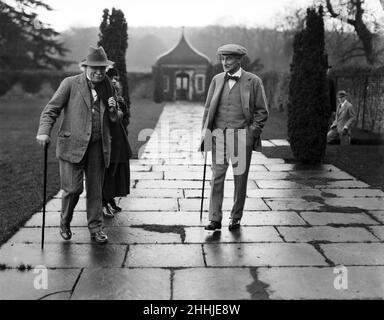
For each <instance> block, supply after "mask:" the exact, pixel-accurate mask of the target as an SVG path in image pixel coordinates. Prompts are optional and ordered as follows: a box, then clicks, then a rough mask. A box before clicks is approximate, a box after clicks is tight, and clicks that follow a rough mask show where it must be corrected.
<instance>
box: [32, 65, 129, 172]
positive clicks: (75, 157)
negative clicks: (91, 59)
mask: <svg viewBox="0 0 384 320" xmlns="http://www.w3.org/2000/svg"><path fill="white" fill-rule="evenodd" d="M62 111H63V119H62V122H61V125H60V129H59V132H58V137H57V146H56V156H57V157H58V158H59V159H62V160H64V161H68V162H71V163H79V162H80V161H81V160H82V159H83V157H84V154H85V152H86V150H87V147H88V144H89V141H90V138H91V133H92V98H91V92H90V89H89V87H88V82H87V77H86V74H85V72H84V73H82V74H79V75H76V76H72V77H68V78H65V79H64V80H63V81H62V82H61V84H60V86H59V88H58V89H57V91H56V92H55V93H54V95H53V97H52V98H51V100H50V101H49V102H48V104H47V105H46V107H45V108H44V110H43V112H42V114H41V116H40V124H39V129H38V133H37V135H42V134H46V135H48V136H50V135H51V131H52V128H53V125H54V124H55V122H56V119H57V118H58V117H59V116H60V114H61V112H62ZM122 116H123V114H122V112H121V111H120V110H119V108H118V107H116V108H113V111H112V112H110V111H106V106H105V105H104V103H103V102H102V101H100V117H101V136H102V145H103V158H104V164H105V166H106V167H108V166H109V163H110V155H111V134H110V130H109V121H111V122H117V121H119V119H121V118H122Z"/></svg>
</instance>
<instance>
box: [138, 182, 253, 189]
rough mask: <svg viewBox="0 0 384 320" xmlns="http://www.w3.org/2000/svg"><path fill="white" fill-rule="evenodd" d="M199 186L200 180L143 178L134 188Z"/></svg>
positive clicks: (189, 187) (196, 187) (194, 187)
mask: <svg viewBox="0 0 384 320" xmlns="http://www.w3.org/2000/svg"><path fill="white" fill-rule="evenodd" d="M250 185H252V184H251V183H250ZM206 186H209V181H206ZM201 187H202V181H189V180H174V181H173V180H143V181H139V182H138V183H137V184H136V186H135V188H136V189H201ZM254 188H256V185H255V184H254Z"/></svg>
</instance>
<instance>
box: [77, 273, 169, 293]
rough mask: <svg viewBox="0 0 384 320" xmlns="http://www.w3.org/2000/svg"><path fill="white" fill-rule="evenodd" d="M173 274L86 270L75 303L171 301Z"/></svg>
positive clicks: (79, 283) (78, 286)
mask: <svg viewBox="0 0 384 320" xmlns="http://www.w3.org/2000/svg"><path fill="white" fill-rule="evenodd" d="M170 286H171V281H170V271H169V270H162V269H150V268H147V269H126V268H123V269H95V268H91V269H85V270H84V272H83V273H82V274H81V277H80V280H79V282H78V284H77V286H76V289H75V291H74V293H73V296H72V300H169V299H170V292H171V288H170Z"/></svg>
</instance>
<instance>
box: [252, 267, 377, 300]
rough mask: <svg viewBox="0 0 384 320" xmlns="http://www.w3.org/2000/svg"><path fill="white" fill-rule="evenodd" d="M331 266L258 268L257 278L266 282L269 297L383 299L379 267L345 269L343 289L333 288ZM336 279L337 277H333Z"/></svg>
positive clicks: (293, 298) (335, 274)
mask: <svg viewBox="0 0 384 320" xmlns="http://www.w3.org/2000/svg"><path fill="white" fill-rule="evenodd" d="M335 270H337V269H335V268H328V267H325V268H324V267H323V268H317V267H310V268H309V267H304V268H258V269H257V275H258V277H257V278H258V280H259V281H261V282H262V283H265V284H266V285H267V287H266V291H267V293H268V297H269V299H278V300H281V299H283V300H301V299H319V300H329V299H330V300H336V299H383V298H384V268H383V267H351V266H348V268H347V289H342V288H340V287H337V288H339V289H336V288H335V285H334V282H335V278H336V277H337V276H338V275H339V273H338V271H336V273H334V271H335ZM336 282H337V280H336Z"/></svg>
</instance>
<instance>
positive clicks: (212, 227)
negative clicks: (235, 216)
mask: <svg viewBox="0 0 384 320" xmlns="http://www.w3.org/2000/svg"><path fill="white" fill-rule="evenodd" d="M204 229H205V230H216V229H221V222H219V221H211V222H210V223H209V225H207V226H206V227H205V228H204Z"/></svg>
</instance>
